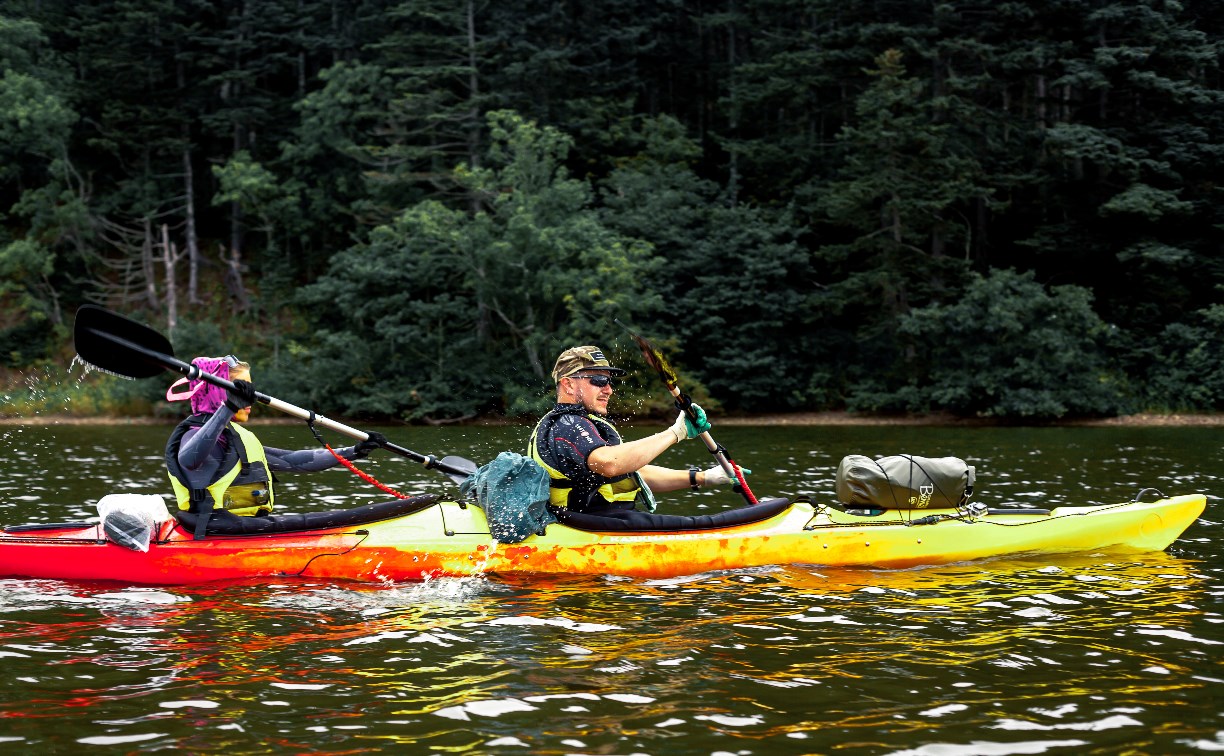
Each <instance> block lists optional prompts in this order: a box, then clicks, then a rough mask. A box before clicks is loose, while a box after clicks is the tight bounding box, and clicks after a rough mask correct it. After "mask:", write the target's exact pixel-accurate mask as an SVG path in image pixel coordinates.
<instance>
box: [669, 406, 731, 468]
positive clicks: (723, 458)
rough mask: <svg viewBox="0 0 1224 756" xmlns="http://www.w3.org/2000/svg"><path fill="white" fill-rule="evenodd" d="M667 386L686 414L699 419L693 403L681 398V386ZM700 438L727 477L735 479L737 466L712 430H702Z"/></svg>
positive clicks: (691, 418)
mask: <svg viewBox="0 0 1224 756" xmlns="http://www.w3.org/2000/svg"><path fill="white" fill-rule="evenodd" d="M667 388H668V389H669V390H670V391H671V393H672V396H674V397H675V398H676V402H677V404H680V405H682V406H683V407H684V409H683V412H684V414H685V415H687V416H688V418H689V419H690V420H696V419H697V417H696V413H695V412H693V409H692V404H693V403H692V402H689V403H688V404H687V405H686V404H684V400H683V399H682V398H681V397H682V394H681V392H680V388H679V387H678V386H673V385H671V384H668V385H667ZM698 438H700V439H701V440H702V442H703V443H705V445H706V448H707V449H709V450H710V453H711V454H713V455H714V459H716V460H718V465H719V466H720V467H721V468H722V469H723V472H725V473H727V477H729V478H731V479H732V480H734V479H735V468H734V467H732V465H731V460H729V459H727V455H726V453H725V452H723V449H722V447H721V446H719V445H718V443H717V442H716V441H715V440H714V437H713V436H711V435H710V432H709V431H702V432H701V434H700V435H699V436H698Z"/></svg>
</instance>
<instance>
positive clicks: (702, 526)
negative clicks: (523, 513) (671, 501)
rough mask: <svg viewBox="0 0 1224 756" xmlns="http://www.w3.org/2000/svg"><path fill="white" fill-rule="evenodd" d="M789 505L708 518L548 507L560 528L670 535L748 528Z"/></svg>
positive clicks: (774, 502)
mask: <svg viewBox="0 0 1224 756" xmlns="http://www.w3.org/2000/svg"><path fill="white" fill-rule="evenodd" d="M791 506H792V504H791V501H790V499H766V500H765V501H762V502H758V503H757V504H753V505H752V506H748V507H739V508H738V509H728V510H725V511H722V512H718V513H717V514H709V515H669V514H655V513H654V512H640V511H638V510H621V511H613V512H609V513H607V514H590V513H587V512H575V511H572V510H569V509H565V508H562V507H549V509H550V510H551V511H552V513H553V514H554V515H556V517H557V521H558V522H559V523H561V524H562V525H565V526H568V527H571V528H573V529H575V530H583V531H586V532H589V533H625V532H632V533H654V532H668V533H671V532H677V531H690V530H720V529H723V528H731V527H735V526H737V525H750V524H752V523H754V522H761V521H762V520H768V519H769V518H771V517H775V516H777V515H779V514H781V513H782V512H785V511H786V510H787V509H789V508H790V507H791Z"/></svg>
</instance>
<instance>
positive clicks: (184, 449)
mask: <svg viewBox="0 0 1224 756" xmlns="http://www.w3.org/2000/svg"><path fill="white" fill-rule="evenodd" d="M233 419H234V411H233V410H231V409H230V408H229V407H226V406H225V405H221V407H219V408H218V409H217V411H216V412H214V413H213V414H212V417H210V418H208V421H207V422H205V423H204V425H202V426H200V428H199V430H196V431H194V432H192V431H190V430H189V431H187V432H186V433H185V434H183V441H182V443H181V444H180V445H179V451H178V462H179V465H181V466H182V468H183V469H184V470H193V471H194V470H199V469H200V468H201V467H203V466H204V464H205V463H206V462H208V460H209V457H210V455H212V452H213V450H214V449H216V447H217V441H218V439H220V438H221V433H222V432H223V431H224V430H225V427H226V426H227V425H229V421H230V420H233Z"/></svg>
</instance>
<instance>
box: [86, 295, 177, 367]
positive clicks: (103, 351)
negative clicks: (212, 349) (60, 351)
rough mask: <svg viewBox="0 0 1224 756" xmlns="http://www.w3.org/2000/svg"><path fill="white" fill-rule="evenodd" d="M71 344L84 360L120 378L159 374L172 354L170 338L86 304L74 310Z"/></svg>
mask: <svg viewBox="0 0 1224 756" xmlns="http://www.w3.org/2000/svg"><path fill="white" fill-rule="evenodd" d="M72 344H73V346H74V347H75V348H76V352H77V355H78V356H79V357H80V358H81V359H82V360H84V361H85V362H87V363H89V364H90V365H92V366H93V367H96V368H98V369H99V370H105V371H106V372H108V373H114V374H115V375H119V376H122V377H124V378H152V377H153V376H155V375H160V374H161V372H162V371H163V370H167V369H168V367H169V366H168V365H167V364H166V359H167V358H168V359H171V360H173V357H172V355H173V354H174V347H172V346H171V345H170V341H169V340H168V339H166V337H165V336H162V335H161V334H160V333H158V332H157V331H155V330H153V329H152V328H150V327H148V326H147V325H145V324H144V323H138V322H136V321H135V320H132V319H131V318H128V317H124V316H123V315H120V314H118V313H115V312H111V311H110V310H107V309H104V308H102V307H98V306H97V305H90V304H87V305H81V307H80V308H79V309H78V310H77V313H76V323H74V324H73V327H72ZM159 358H161V359H159Z"/></svg>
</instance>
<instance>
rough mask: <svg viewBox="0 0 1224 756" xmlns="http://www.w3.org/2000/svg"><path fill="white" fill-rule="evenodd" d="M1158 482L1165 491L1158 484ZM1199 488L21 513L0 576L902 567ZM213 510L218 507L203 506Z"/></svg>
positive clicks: (402, 576)
mask: <svg viewBox="0 0 1224 756" xmlns="http://www.w3.org/2000/svg"><path fill="white" fill-rule="evenodd" d="M1162 496H1163V495H1162ZM1205 507H1206V496H1204V495H1202V494H1192V495H1184V496H1171V497H1164V498H1160V499H1159V500H1155V501H1130V502H1123V503H1119V504H1110V505H1097V506H1059V507H1055V508H1052V509H1040V510H1038V509H1020V508H1013V509H987V508H986V507H983V506H981V505H975V506H974V507H961V508H957V509H939V510H883V511H880V510H873V511H871V512H868V511H866V510H862V511H856V510H846V509H845V508H844V507H841V506H838V505H832V504H821V503H813V502H811V501H808V500H806V499H799V500H795V501H790V500H787V499H770V500H766V501H762V502H761V503H759V504H756V505H754V506H750V507H743V508H740V509H734V510H725V511H723V512H719V513H717V514H714V515H702V516H696V517H684V516H663V517H658V518H656V519H654V520H652V523H653V524H652V525H651V526H650V527H649V528H647V529H640V528H633V529H627V528H626V526H625V524H624V523H623V522H621V521H618V520H615V519H614V518H607V517H598V516H595V515H580V514H577V513H562V514H561V515H560V519H561V521H560V522H558V523H554V524H550V525H548V526H547V528H546V529H545V530H544V532H542V533H537V534H532V535H529V536H527V538H526V539H525V540H522V541H521V542H518V543H498V542H497V541H496V540H495V539H494V537H493V536H492V534H491V532H490V527H489V523H488V521H487V519H486V517H485V514H484V512H483V511H482V509H481V508H480V507H479V506H477V505H476V504H474V503H472V502H462V501H445V500H442V498H441V497H439V496H433V495H430V496H417V497H412V498H409V499H404V500H397V501H393V502H382V503H378V504H370V505H366V506H363V507H356V508H353V509H349V510H337V511H333V512H318V513H311V514H304V515H276V516H271V517H242V518H237V517H231V518H230V520H229V521H228V522H222V523H217V524H216V527H215V528H214V526H213V525H212V524H211V523H210V525H209V529H208V532H207V534H206V535H205V536H204V537H203V538H200V539H196V538H194V537H193V533H194V525H195V522H194V516H193V515H190V514H185V513H179V515H178V516H177V517H176V518H171V519H169V520H167V521H165V522H162V523H159V524H157V525H156V527H155V528H154V529H153V530H152V532H151V540H150V542H149V543H148V545H147V551H142V550H139V549H137V548H134V547H131V546H125V545H120V543H119V542H116V539H114V538H113V537H112V536H111V535H108V531H107V529H106V528H104V527H103V524H102V523H100V522H82V523H58V524H57V523H48V524H41V523H40V524H30V525H17V526H9V527H6V528H4V530H3V532H2V533H0V577H29V578H52V579H60V580H107V581H120V582H124V583H129V584H146V585H187V584H197V583H206V582H212V581H223V580H244V579H281V578H287V577H298V578H312V579H336V580H357V581H366V582H401V581H421V580H428V579H431V578H437V577H465V576H473V575H482V574H493V575H496V574H508V573H542V574H550V573H551V574H559V573H563V574H593V575H622V576H629V577H638V578H669V577H679V576H683V575H692V574H699V573H704V572H709V571H715V570H728V569H737V568H745V567H759V566H766V565H783V564H809V565H820V566H829V567H879V568H906V567H915V566H921V565H937V564H946V563H952V562H966V561H970V560H976V559H986V558H992V557H1001V556H1024V555H1035V556H1036V555H1052V554H1063V553H1072V552H1124V553H1125V552H1132V553H1133V552H1141V551H1161V550H1164V549H1165V548H1167V547H1168V546H1169V545H1170V544H1171V543H1173V541H1174V540H1176V539H1177V538H1178V537H1179V536H1180V535H1181V534H1182V533H1183V532H1184V531H1185V530H1186V528H1188V527H1189V526H1190V525H1191V524H1192V523H1194V521H1195V520H1196V519H1197V518H1198V516H1199V515H1200V514H1202V512H1203V510H1204V508H1205ZM214 519H216V518H214Z"/></svg>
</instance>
